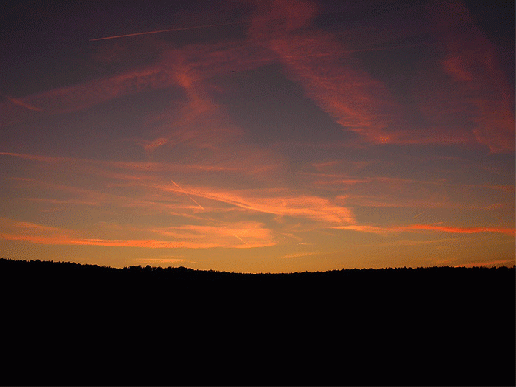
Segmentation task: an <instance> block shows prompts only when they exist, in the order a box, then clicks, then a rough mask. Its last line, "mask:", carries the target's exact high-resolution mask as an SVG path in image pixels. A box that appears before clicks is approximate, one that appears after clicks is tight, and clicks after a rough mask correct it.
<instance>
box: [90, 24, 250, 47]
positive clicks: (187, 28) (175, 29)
mask: <svg viewBox="0 0 516 387" xmlns="http://www.w3.org/2000/svg"><path fill="white" fill-rule="evenodd" d="M233 24H242V22H232V23H223V24H206V25H202V26H194V27H181V28H169V29H166V30H156V31H148V32H135V33H133V34H126V35H113V36H106V37H103V38H95V39H90V42H96V41H99V40H110V39H118V38H126V37H131V36H140V35H149V34H161V33H162V32H173V31H186V30H199V29H202V28H211V27H222V26H230V25H233Z"/></svg>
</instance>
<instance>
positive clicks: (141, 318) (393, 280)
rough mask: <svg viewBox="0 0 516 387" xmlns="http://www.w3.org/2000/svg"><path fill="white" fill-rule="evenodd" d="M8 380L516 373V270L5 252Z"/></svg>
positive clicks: (414, 378) (437, 381) (417, 380)
mask: <svg viewBox="0 0 516 387" xmlns="http://www.w3.org/2000/svg"><path fill="white" fill-rule="evenodd" d="M0 283H1V285H0V286H1V290H2V309H1V310H2V322H3V324H2V326H3V328H2V331H3V332H2V333H3V338H2V349H3V351H2V353H3V354H4V359H5V358H6V357H7V358H8V360H7V361H5V360H3V361H2V364H3V365H2V373H1V376H0V383H1V384H2V385H5V384H149V383H159V384H246V385H248V384H276V385H277V384H297V385H300V384H301V385H302V384H310V385H316V384H336V385H346V384H362V385H378V384H380V385H400V384H410V385H425V384H426V385H428V384H431V385H514V371H515V368H514V361H515V357H514V349H515V336H514V332H515V330H514V323H515V317H514V316H515V315H514V312H515V308H514V305H515V304H514V301H515V299H514V290H515V289H514V285H515V269H514V268H505V267H503V268H497V269H496V268H493V269H488V268H469V269H466V268H450V267H439V268H438V267H433V268H421V269H382V270H341V271H330V272H324V273H293V274H260V275H253V274H237V273H222V272H212V271H197V270H191V269H186V268H168V269H162V268H152V267H149V266H147V267H145V268H142V267H130V268H125V269H113V268H108V267H100V266H94V265H79V264H73V263H52V262H42V261H31V262H26V261H13V260H5V259H1V260H0Z"/></svg>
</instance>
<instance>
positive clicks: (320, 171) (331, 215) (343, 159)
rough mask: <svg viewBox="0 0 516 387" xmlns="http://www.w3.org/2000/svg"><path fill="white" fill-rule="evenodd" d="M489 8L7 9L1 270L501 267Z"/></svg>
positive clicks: (510, 177)
mask: <svg viewBox="0 0 516 387" xmlns="http://www.w3.org/2000/svg"><path fill="white" fill-rule="evenodd" d="M503 3H505V2H488V1H468V2H461V1H412V0H409V1H389V0H373V1H367V0H366V1H362V0H360V1H359V0H357V1H262V0H255V1H253V0H241V1H239V0H227V1H193V0H188V1H123V2H122V1H119V2H114V1H84V2H78V1H70V2H54V3H51V2H48V1H18V2H13V3H12V4H9V3H6V4H9V5H2V7H3V8H2V9H1V16H0V31H1V34H0V50H1V52H2V55H0V67H1V72H2V77H1V79H0V167H1V168H0V257H4V258H11V259H41V260H54V261H73V262H79V263H90V264H98V265H109V266H114V267H124V266H129V265H142V266H145V265H151V266H164V267H168V266H186V267H191V268H194V269H203V270H205V269H214V270H224V271H238V272H292V271H305V270H308V271H317V270H320V271H323V270H331V269H342V268H381V267H400V266H410V267H419V266H434V265H449V266H456V265H466V266H471V265H480V264H499V265H502V264H505V265H510V266H512V265H513V264H514V257H515V253H514V243H515V190H514V185H515V184H514V182H515V178H514V175H515V153H514V152H515V151H514V148H515V138H514V134H515V120H514V116H515V114H514V3H513V2H510V1H509V2H506V3H507V4H503ZM510 3H512V4H510ZM502 4H503V5H502Z"/></svg>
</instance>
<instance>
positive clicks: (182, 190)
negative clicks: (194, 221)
mask: <svg viewBox="0 0 516 387" xmlns="http://www.w3.org/2000/svg"><path fill="white" fill-rule="evenodd" d="M170 181H171V182H172V183H174V185H175V186H176V187H177V188H179V189H180V190H181V192H183V193H184V194H185V195H186V196H188V197H189V198H190V200H191V201H192V202H194V203H195V204H197V205H198V206H199V207H200V208H201V209H202V210H203V211H204V207H203V206H201V205H200V204H199V203H197V201H196V200H195V199H194V198H193V197H191V196H190V194H189V193H188V192H186V191H185V190H184V189H183V188H182V187H181V186H180V185H179V184H177V183H176V182H175V181H174V180H170Z"/></svg>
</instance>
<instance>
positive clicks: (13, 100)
mask: <svg viewBox="0 0 516 387" xmlns="http://www.w3.org/2000/svg"><path fill="white" fill-rule="evenodd" d="M4 97H5V98H6V99H8V100H9V101H11V102H12V103H14V104H15V105H18V106H23V107H24V108H26V109H29V110H34V111H35V112H42V111H43V109H40V108H39V107H36V106H33V105H30V104H28V103H27V102H23V101H22V100H21V99H18V98H13V97H9V96H8V95H4Z"/></svg>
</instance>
